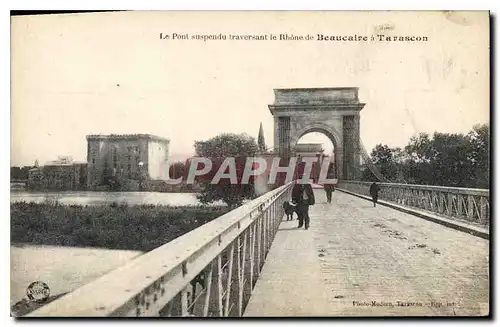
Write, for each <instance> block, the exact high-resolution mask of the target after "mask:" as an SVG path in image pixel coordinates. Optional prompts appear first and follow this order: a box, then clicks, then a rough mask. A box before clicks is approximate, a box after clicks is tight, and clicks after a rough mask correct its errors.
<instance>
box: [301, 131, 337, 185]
mask: <svg viewBox="0 0 500 327" xmlns="http://www.w3.org/2000/svg"><path fill="white" fill-rule="evenodd" d="M294 142H295V143H294V144H293V145H292V146H293V151H292V153H293V155H294V156H295V157H297V158H304V157H316V158H317V161H316V162H315V163H314V164H313V169H312V171H311V179H313V181H314V182H315V183H317V182H318V180H319V175H320V173H321V167H322V166H323V164H325V165H326V162H328V174H327V175H328V178H336V177H337V164H336V156H335V151H336V150H337V149H338V145H337V141H336V140H335V136H334V135H333V134H332V133H331V132H329V131H327V130H325V129H321V128H310V129H309V130H306V131H305V132H303V133H301V134H300V135H298V137H297V140H294Z"/></svg>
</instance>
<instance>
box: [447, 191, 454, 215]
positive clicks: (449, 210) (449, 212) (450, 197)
mask: <svg viewBox="0 0 500 327" xmlns="http://www.w3.org/2000/svg"><path fill="white" fill-rule="evenodd" d="M446 208H447V210H446V214H447V215H448V216H450V217H451V216H453V194H452V193H448V206H447V207H446Z"/></svg>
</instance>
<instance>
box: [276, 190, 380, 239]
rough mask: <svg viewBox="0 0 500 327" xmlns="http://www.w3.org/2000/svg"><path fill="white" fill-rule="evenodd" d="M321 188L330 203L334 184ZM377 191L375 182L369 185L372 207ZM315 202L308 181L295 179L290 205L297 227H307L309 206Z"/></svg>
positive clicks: (376, 199) (308, 223)
mask: <svg viewBox="0 0 500 327" xmlns="http://www.w3.org/2000/svg"><path fill="white" fill-rule="evenodd" d="M323 189H324V190H325V193H326V202H327V203H332V193H333V192H334V191H335V186H334V185H333V184H330V183H328V184H324V185H323ZM379 192H380V186H379V185H378V184H377V183H372V184H371V185H370V195H371V197H372V201H373V206H374V207H376V205H377V202H378V193H379ZM315 203H316V199H315V197H314V192H313V188H312V185H311V184H310V183H306V184H302V183H297V181H296V182H295V184H294V185H293V189H292V206H293V207H294V211H295V212H296V213H297V216H298V221H299V225H298V226H297V227H298V228H302V226H304V227H305V229H309V225H310V218H309V206H312V205H314V204H315ZM284 207H285V209H286V208H287V207H288V204H286V205H285V204H284Z"/></svg>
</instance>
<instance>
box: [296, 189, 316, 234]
mask: <svg viewBox="0 0 500 327" xmlns="http://www.w3.org/2000/svg"><path fill="white" fill-rule="evenodd" d="M292 200H293V201H294V202H295V203H297V209H296V210H297V211H296V212H297V215H298V216H299V226H298V228H301V227H302V226H304V225H305V228H306V229H309V206H310V205H314V203H315V199H314V192H313V189H312V186H311V184H309V183H308V184H300V183H298V182H295V185H294V186H293V190H292ZM304 223H305V224H304Z"/></svg>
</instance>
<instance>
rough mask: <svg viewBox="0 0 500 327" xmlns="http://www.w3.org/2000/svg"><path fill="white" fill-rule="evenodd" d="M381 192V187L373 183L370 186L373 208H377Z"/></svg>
mask: <svg viewBox="0 0 500 327" xmlns="http://www.w3.org/2000/svg"><path fill="white" fill-rule="evenodd" d="M379 191H380V186H379V185H378V184H377V183H373V184H372V185H371V186H370V195H371V196H372V201H373V206H374V207H376V206H377V201H378V192H379Z"/></svg>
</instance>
